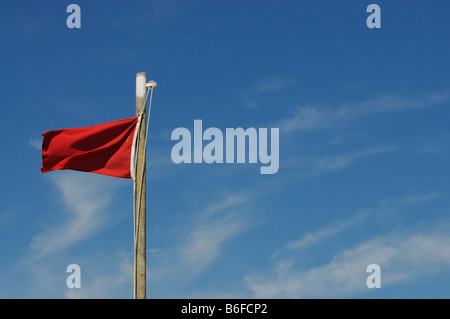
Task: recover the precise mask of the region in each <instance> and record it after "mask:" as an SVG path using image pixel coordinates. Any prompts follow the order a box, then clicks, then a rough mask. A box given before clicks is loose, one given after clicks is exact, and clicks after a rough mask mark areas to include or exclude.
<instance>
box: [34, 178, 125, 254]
mask: <svg viewBox="0 0 450 319" xmlns="http://www.w3.org/2000/svg"><path fill="white" fill-rule="evenodd" d="M102 177H103V178H102ZM52 182H54V183H55V186H56V188H57V190H58V192H59V194H60V195H61V199H62V201H63V203H64V204H65V206H66V209H61V211H55V212H54V214H55V215H58V217H59V216H60V215H61V214H64V215H65V216H66V217H67V218H65V219H63V221H62V222H60V223H58V224H56V225H52V224H51V223H50V225H51V226H49V227H48V228H47V229H45V230H44V231H43V232H41V233H39V234H37V235H36V236H34V238H33V240H32V242H31V248H32V249H33V251H34V256H33V257H34V258H41V257H43V256H46V255H48V254H51V253H54V252H57V251H61V250H64V249H67V248H69V247H70V246H72V245H74V244H75V243H77V242H79V241H81V240H84V239H86V238H88V237H90V236H92V235H94V234H95V233H97V232H99V231H100V230H101V229H102V228H103V229H104V228H105V227H106V226H107V223H106V222H107V220H108V217H107V215H106V214H104V212H105V209H106V208H107V207H108V206H109V204H110V202H111V199H112V197H113V196H114V187H116V186H117V185H119V184H117V183H111V179H110V178H108V177H105V176H94V174H88V173H79V172H75V173H74V172H64V174H58V175H57V176H52ZM130 194H131V192H130ZM130 196H131V195H130ZM56 198H59V196H57V197H56ZM55 217H56V216H55Z"/></svg>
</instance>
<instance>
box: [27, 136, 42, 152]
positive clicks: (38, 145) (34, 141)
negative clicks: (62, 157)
mask: <svg viewBox="0 0 450 319" xmlns="http://www.w3.org/2000/svg"><path fill="white" fill-rule="evenodd" d="M28 144H29V145H30V146H31V147H33V148H35V149H37V150H39V151H40V150H42V139H38V138H36V137H33V138H30V139H29V140H28Z"/></svg>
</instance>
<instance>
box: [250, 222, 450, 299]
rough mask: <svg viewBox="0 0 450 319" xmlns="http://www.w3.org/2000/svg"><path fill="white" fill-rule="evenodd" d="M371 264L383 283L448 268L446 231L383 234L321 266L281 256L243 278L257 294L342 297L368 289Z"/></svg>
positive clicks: (449, 247) (449, 254) (449, 238)
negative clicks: (266, 269) (299, 264)
mask: <svg viewBox="0 0 450 319" xmlns="http://www.w3.org/2000/svg"><path fill="white" fill-rule="evenodd" d="M447 226H448V225H447ZM447 228H448V227H447ZM370 264H378V265H380V267H381V274H382V275H381V278H382V279H381V282H382V287H386V286H390V285H393V284H395V283H399V282H405V281H407V280H412V279H414V278H417V277H423V276H427V275H430V274H433V273H435V272H441V271H442V272H444V271H446V272H448V267H449V266H450V235H449V234H448V232H441V231H439V232H436V231H432V232H428V233H421V234H412V235H411V234H410V235H396V234H394V233H392V234H387V235H382V236H379V237H377V238H373V239H371V240H368V241H366V242H364V243H362V244H359V245H358V246H356V247H354V248H350V249H347V250H345V251H342V252H340V253H338V254H337V255H336V256H335V257H334V258H333V259H332V260H331V261H330V262H329V263H327V264H325V265H322V266H318V267H315V268H311V269H306V270H304V269H295V268H294V264H293V262H291V261H289V260H288V259H284V260H281V261H279V262H278V263H277V265H276V266H275V270H274V271H273V272H272V273H271V274H269V275H268V276H267V275H264V276H263V275H252V276H247V277H246V278H245V281H246V283H247V285H248V288H249V289H250V290H251V291H252V292H253V294H254V297H256V298H341V297H346V296H351V295H352V294H355V293H358V292H362V291H366V292H367V291H368V288H367V286H366V278H367V276H368V275H369V274H368V273H366V267H367V266H368V265H370Z"/></svg>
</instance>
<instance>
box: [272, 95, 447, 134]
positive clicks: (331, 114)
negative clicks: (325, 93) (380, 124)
mask: <svg viewBox="0 0 450 319" xmlns="http://www.w3.org/2000/svg"><path fill="white" fill-rule="evenodd" d="M449 100H450V92H449V91H442V92H438V93H432V94H428V95H426V96H423V97H417V98H404V97H401V96H394V95H383V96H380V97H378V98H374V99H371V100H367V101H364V102H361V103H355V102H351V103H344V104H341V105H338V106H324V107H319V106H310V105H308V106H302V107H297V108H295V110H294V112H293V113H292V114H290V115H289V117H287V118H285V119H283V120H281V121H278V122H277V123H275V124H274V125H273V127H279V128H280V130H282V131H285V132H294V131H313V130H321V129H328V128H332V127H336V126H339V125H342V123H345V122H347V121H350V120H355V119H357V118H360V117H362V116H367V115H370V114H378V113H385V112H394V111H405V110H411V109H417V108H422V107H428V106H433V105H436V104H439V103H442V102H447V101H449Z"/></svg>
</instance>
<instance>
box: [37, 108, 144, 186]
mask: <svg viewBox="0 0 450 319" xmlns="http://www.w3.org/2000/svg"><path fill="white" fill-rule="evenodd" d="M137 124H138V117H137V116H136V117H132V118H128V119H123V120H117V121H113V122H109V123H104V124H100V125H95V126H89V127H79V128H69V129H60V130H52V131H48V132H45V133H42V135H43V136H44V141H43V142H42V168H41V172H42V173H46V172H50V171H52V170H56V169H71V170H76V171H83V172H90V173H97V174H103V175H109V176H114V177H121V178H131V177H132V172H133V168H132V167H131V165H132V152H134V147H133V146H134V142H135V133H136V126H137Z"/></svg>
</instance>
